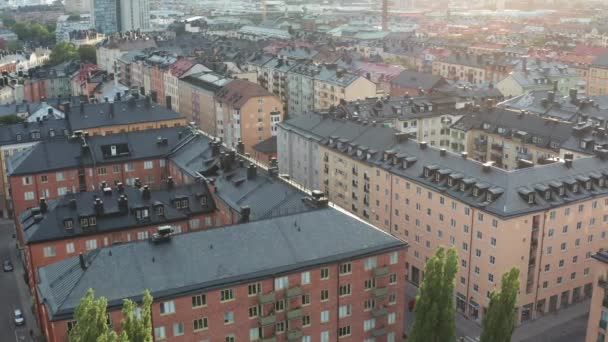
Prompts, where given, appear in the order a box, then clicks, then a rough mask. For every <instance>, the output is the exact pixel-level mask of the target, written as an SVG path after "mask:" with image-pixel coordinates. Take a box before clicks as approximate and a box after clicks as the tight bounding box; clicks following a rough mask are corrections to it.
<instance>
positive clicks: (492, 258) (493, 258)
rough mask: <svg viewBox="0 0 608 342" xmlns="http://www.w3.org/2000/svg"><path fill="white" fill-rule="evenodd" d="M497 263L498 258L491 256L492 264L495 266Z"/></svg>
mask: <svg viewBox="0 0 608 342" xmlns="http://www.w3.org/2000/svg"><path fill="white" fill-rule="evenodd" d="M495 263H496V258H495V257H494V256H493V255H490V264H492V265H494V264H495Z"/></svg>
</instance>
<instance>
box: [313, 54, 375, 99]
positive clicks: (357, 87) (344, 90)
mask: <svg viewBox="0 0 608 342" xmlns="http://www.w3.org/2000/svg"><path fill="white" fill-rule="evenodd" d="M313 87H314V96H315V97H314V100H315V101H314V110H325V109H329V108H330V107H332V106H338V105H339V104H340V103H342V102H344V101H354V100H357V99H364V98H366V97H372V96H376V84H375V83H374V82H372V81H370V80H368V79H367V78H365V77H361V76H359V75H357V74H354V73H351V72H348V71H346V70H343V69H338V68H337V67H335V68H333V66H332V65H326V66H324V67H323V68H321V69H320V71H319V73H318V74H317V75H316V76H315V79H314V85H313Z"/></svg>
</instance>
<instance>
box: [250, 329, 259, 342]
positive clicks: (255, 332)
mask: <svg viewBox="0 0 608 342" xmlns="http://www.w3.org/2000/svg"><path fill="white" fill-rule="evenodd" d="M259 339H260V328H251V329H249V341H257V340H259Z"/></svg>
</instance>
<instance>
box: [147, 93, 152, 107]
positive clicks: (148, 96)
mask: <svg viewBox="0 0 608 342" xmlns="http://www.w3.org/2000/svg"><path fill="white" fill-rule="evenodd" d="M150 105H151V103H150V95H147V96H146V107H148V108H149V107H150Z"/></svg>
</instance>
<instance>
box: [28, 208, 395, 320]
mask: <svg viewBox="0 0 608 342" xmlns="http://www.w3.org/2000/svg"><path fill="white" fill-rule="evenodd" d="M405 246H406V245H405V243H403V242H401V241H399V240H397V239H396V238H394V237H392V236H390V235H388V234H386V233H385V232H382V231H380V230H379V229H376V228H374V227H372V226H370V225H368V224H366V223H364V222H362V221H360V220H358V219H355V218H353V217H351V216H347V215H345V214H343V213H341V212H339V211H337V210H335V209H331V208H326V209H321V210H317V211H312V212H306V213H299V214H294V215H288V216H282V217H278V218H273V219H270V220H262V221H254V222H249V223H244V224H240V225H233V226H227V227H221V228H213V229H209V230H203V231H197V232H192V233H188V234H181V235H174V236H173V237H171V241H169V242H166V243H160V244H154V243H152V242H149V241H137V242H132V243H128V244H121V245H114V246H111V247H108V248H104V249H99V250H95V251H93V252H91V253H89V255H88V256H87V258H86V259H87V261H88V266H87V268H86V269H82V268H81V267H80V263H79V258H78V257H73V258H69V259H66V260H63V261H60V262H57V263H54V264H51V265H48V266H45V267H42V268H40V269H39V275H40V283H39V285H38V290H39V293H40V295H41V300H42V302H44V303H45V305H47V308H48V310H49V316H50V318H51V320H60V319H66V318H68V317H71V316H72V314H73V312H74V309H75V307H76V306H77V305H78V303H79V301H80V298H81V297H82V296H83V295H84V294H85V293H86V291H87V289H89V288H92V289H93V290H95V293H96V294H97V295H99V296H104V297H106V298H107V299H108V304H109V307H110V308H112V307H119V306H120V305H121V304H122V300H123V299H124V298H139V296H141V294H142V293H143V291H144V290H145V289H149V290H150V292H151V293H152V296H154V298H155V299H157V300H160V299H162V298H164V297H168V296H172V295H177V294H185V293H189V292H195V291H196V292H205V291H209V290H211V289H216V288H221V287H226V286H231V285H232V284H235V283H237V282H245V281H247V280H250V279H259V278H261V277H271V276H272V277H274V276H277V275H281V274H288V273H290V272H293V271H296V270H301V269H305V268H308V267H314V266H317V265H322V264H328V263H333V262H339V261H341V260H345V259H353V258H359V257H364V256H367V255H373V254H378V253H385V252H387V251H390V250H395V249H401V248H404V247H405ZM116 284H120V286H116Z"/></svg>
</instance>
